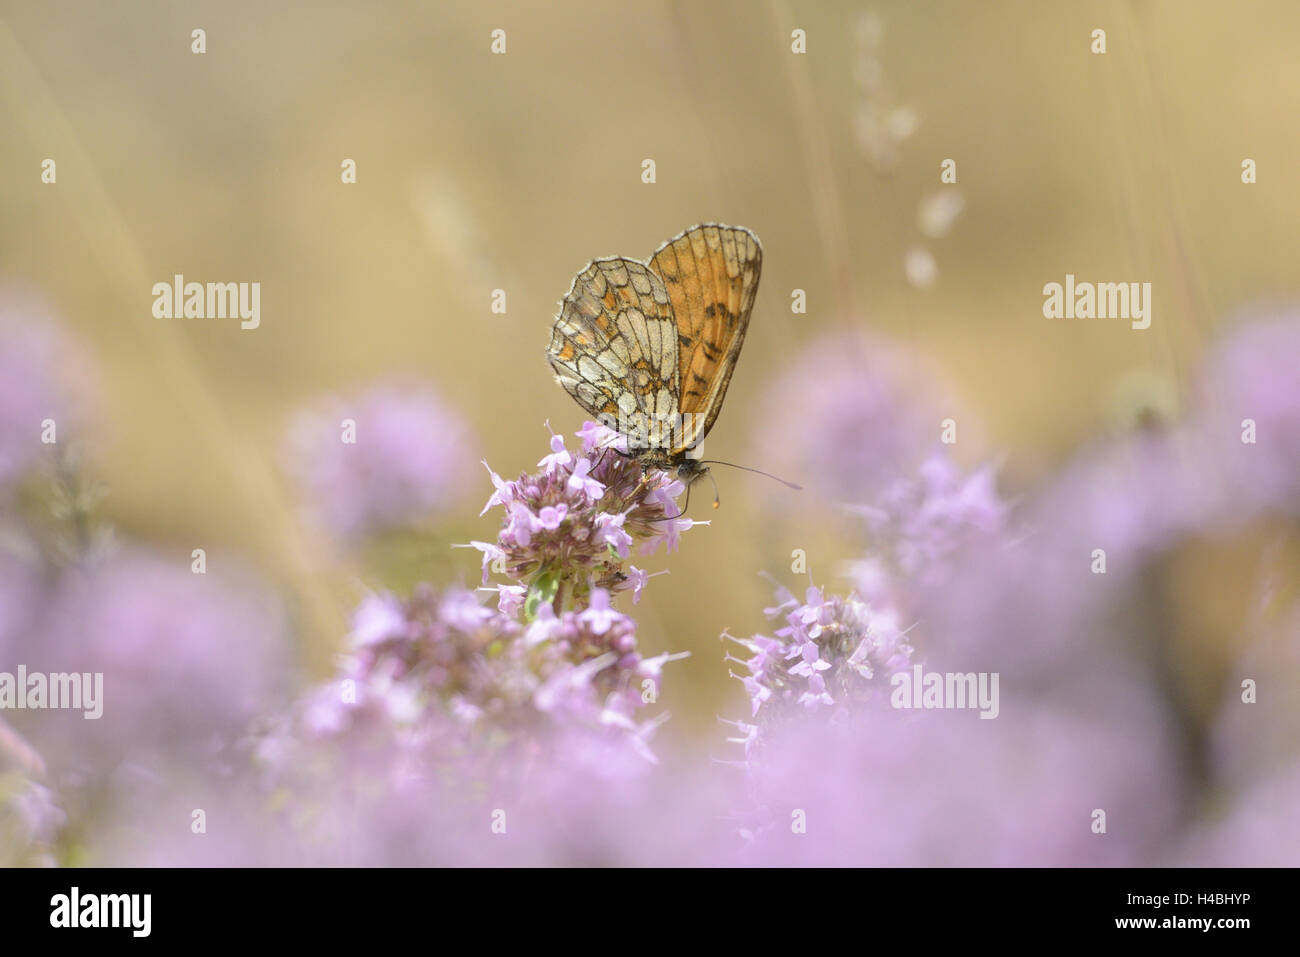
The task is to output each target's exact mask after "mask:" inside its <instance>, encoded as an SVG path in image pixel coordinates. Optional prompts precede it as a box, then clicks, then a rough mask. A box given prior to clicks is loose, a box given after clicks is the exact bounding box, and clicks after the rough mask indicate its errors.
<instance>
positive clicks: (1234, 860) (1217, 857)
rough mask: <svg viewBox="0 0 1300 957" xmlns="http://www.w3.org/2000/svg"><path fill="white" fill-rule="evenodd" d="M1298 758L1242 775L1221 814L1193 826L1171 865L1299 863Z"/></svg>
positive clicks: (1299, 783) (1245, 865)
mask: <svg viewBox="0 0 1300 957" xmlns="http://www.w3.org/2000/svg"><path fill="white" fill-rule="evenodd" d="M1297 807H1300V762H1293V763H1291V764H1289V765H1283V766H1282V767H1280V768H1276V769H1274V770H1271V771H1270V772H1269V773H1267V774H1265V775H1263V776H1262V777H1250V778H1247V779H1246V780H1245V781H1244V782H1242V784H1241V785H1240V786H1239V787H1238V788H1236V789H1235V790H1234V792H1233V796H1232V797H1231V799H1230V802H1229V803H1228V805H1227V807H1226V808H1223V809H1222V810H1221V813H1220V814H1219V815H1218V816H1217V817H1215V818H1213V819H1211V820H1207V821H1205V822H1202V823H1201V824H1200V825H1198V826H1197V827H1196V828H1195V829H1194V830H1193V831H1192V832H1191V833H1190V834H1189V835H1188V837H1187V840H1186V843H1185V845H1184V846H1183V847H1182V848H1180V849H1179V850H1178V851H1177V852H1176V853H1175V855H1174V857H1173V860H1172V863H1173V865H1174V866H1177V867H1297V866H1300V816H1298V815H1297V814H1296V808H1297Z"/></svg>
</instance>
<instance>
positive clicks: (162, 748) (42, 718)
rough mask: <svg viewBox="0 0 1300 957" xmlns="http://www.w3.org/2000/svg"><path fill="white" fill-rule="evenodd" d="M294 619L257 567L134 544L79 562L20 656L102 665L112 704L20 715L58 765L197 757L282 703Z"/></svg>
mask: <svg viewBox="0 0 1300 957" xmlns="http://www.w3.org/2000/svg"><path fill="white" fill-rule="evenodd" d="M213 561H214V559H213V557H211V556H210V557H209V562H213ZM287 624H288V623H287V619H286V617H285V615H284V613H283V610H282V609H281V608H280V606H279V604H278V602H277V601H276V600H275V599H274V598H273V597H272V596H271V595H270V594H269V593H268V592H267V591H266V590H265V588H264V586H262V585H261V584H260V583H259V582H257V581H256V580H255V579H254V578H253V577H252V576H251V575H248V574H244V573H241V572H239V571H231V572H218V571H216V570H213V569H211V568H210V569H209V571H208V572H207V574H203V575H196V574H193V573H192V572H191V570H190V566H189V563H188V557H187V558H185V559H180V560H167V559H164V558H162V557H161V556H159V555H156V554H152V553H149V552H146V551H142V550H134V551H124V552H121V553H118V554H116V555H114V556H113V557H111V558H109V559H108V560H106V561H104V562H103V563H100V564H90V565H86V566H76V567H72V568H69V569H67V570H66V571H65V572H64V573H63V575H62V576H61V578H60V579H59V581H58V583H57V586H56V587H55V588H54V590H53V591H52V592H51V594H50V595H49V597H48V599H47V603H46V606H45V608H44V609H43V613H42V615H41V617H40V619H39V620H38V621H37V622H36V623H35V626H34V634H33V636H32V638H31V640H29V641H28V642H27V643H26V644H25V646H24V647H23V648H22V651H21V657H19V658H18V659H17V660H18V661H20V662H23V663H24V664H26V666H27V669H28V672H29V673H31V672H36V671H40V672H83V673H84V672H90V673H92V674H93V673H96V672H102V673H103V693H102V694H103V702H102V704H103V714H102V716H101V717H100V718H98V719H95V720H86V719H84V718H83V715H82V712H80V711H26V712H15V715H21V716H22V720H23V730H24V732H25V733H26V734H27V735H28V737H30V738H31V739H32V740H33V742H35V743H37V744H38V745H39V746H40V747H41V749H42V751H43V752H44V753H45V755H46V759H47V761H48V762H49V763H50V765H51V768H52V769H56V768H75V769H78V770H88V771H95V772H99V771H107V770H110V769H111V768H113V767H114V765H115V764H116V763H117V762H119V761H121V760H123V759H125V758H127V757H128V756H131V755H135V754H147V753H149V752H151V751H158V752H162V753H165V754H168V755H171V756H172V757H173V758H176V757H180V756H184V755H189V756H191V757H194V756H196V755H197V754H199V753H201V752H202V750H203V749H204V748H205V747H206V745H207V744H208V743H209V742H212V741H214V740H217V739H220V738H221V737H222V735H227V736H233V735H235V734H238V733H240V732H242V730H243V728H244V725H245V724H246V722H247V721H248V720H249V719H251V718H252V717H253V716H254V715H256V714H259V713H262V712H263V711H265V710H267V709H269V708H271V707H274V706H275V705H276V704H277V703H278V702H279V700H280V695H281V694H282V693H283V692H284V691H285V690H286V689H287V684H288V678H289V667H288V663H289V657H290V651H291V648H290V637H289V633H288V630H287ZM15 720H18V719H17V718H15Z"/></svg>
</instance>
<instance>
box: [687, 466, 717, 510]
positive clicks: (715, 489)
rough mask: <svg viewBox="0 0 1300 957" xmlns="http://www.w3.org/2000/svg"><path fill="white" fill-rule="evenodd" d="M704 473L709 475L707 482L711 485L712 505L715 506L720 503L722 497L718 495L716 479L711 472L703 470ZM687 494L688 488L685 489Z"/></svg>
mask: <svg viewBox="0 0 1300 957" xmlns="http://www.w3.org/2000/svg"><path fill="white" fill-rule="evenodd" d="M704 474H705V475H707V476H708V477H709V482H710V483H711V484H712V485H713V507H714V508H717V507H718V506H719V505H721V504H722V498H721V496H719V495H718V480H717V479H715V478H714V477H713V473H712V472H705V473H704ZM687 494H690V490H689V489H688V490H687Z"/></svg>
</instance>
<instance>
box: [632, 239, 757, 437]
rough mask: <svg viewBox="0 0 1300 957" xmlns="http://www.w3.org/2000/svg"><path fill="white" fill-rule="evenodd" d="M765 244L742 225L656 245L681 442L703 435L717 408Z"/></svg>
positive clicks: (740, 340)
mask: <svg viewBox="0 0 1300 957" xmlns="http://www.w3.org/2000/svg"><path fill="white" fill-rule="evenodd" d="M762 266H763V250H762V247H761V246H760V245H759V242H758V237H757V236H755V235H754V234H753V233H751V232H750V231H749V230H748V229H745V228H744V227H740V226H720V225H715V224H707V225H702V226H695V227H692V228H691V229H688V230H686V231H685V232H684V233H682V234H681V235H679V236H676V237H674V238H672V239H670V240H668V241H667V242H666V243H664V244H663V245H662V246H660V247H659V249H658V250H656V251H655V254H654V256H653V257H652V258H651V260H650V268H651V269H652V270H653V271H654V272H655V273H657V274H658V276H659V277H660V278H662V280H663V283H664V286H665V287H666V289H667V292H668V297H669V300H670V301H671V303H672V310H673V315H674V317H675V319H676V325H677V341H678V350H679V356H678V370H679V372H678V375H679V378H680V383H681V392H680V407H679V411H680V412H682V413H695V415H686V416H685V419H686V421H687V422H688V423H690V422H692V421H693V422H694V425H693V426H692V427H691V428H690V429H688V430H687V434H686V435H685V437H684V444H686V445H690V444H692V443H694V442H699V441H702V440H703V439H704V437H705V436H706V435H707V434H708V432H709V430H710V429H711V428H713V422H714V420H715V419H717V417H718V413H719V411H721V409H722V400H723V399H724V398H725V396H726V393H727V386H728V385H729V384H730V382H731V374H732V372H733V371H734V370H735V367H736V360H737V359H738V358H739V357H740V348H741V346H742V345H743V344H744V341H745V331H746V329H747V328H748V327H749V317H750V313H751V312H752V311H753V308H754V298H755V296H756V295H757V293H758V280H759V275H760V273H761V271H762Z"/></svg>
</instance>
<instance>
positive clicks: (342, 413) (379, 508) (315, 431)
mask: <svg viewBox="0 0 1300 957" xmlns="http://www.w3.org/2000/svg"><path fill="white" fill-rule="evenodd" d="M348 419H350V420H352V421H353V422H355V424H356V427H355V441H354V442H345V441H343V436H344V431H343V427H342V423H343V422H344V420H348ZM473 444H474V443H473V439H472V437H471V435H470V432H469V428H468V426H467V425H466V424H465V422H464V421H463V420H462V419H461V417H460V416H459V415H457V414H456V413H455V412H453V411H452V410H451V409H449V408H448V407H447V406H446V405H445V404H444V403H443V402H442V401H441V400H440V399H439V398H438V397H437V396H436V395H434V394H433V392H432V391H430V390H428V389H421V388H412V389H399V388H396V387H390V386H380V387H377V388H373V389H371V390H369V391H368V392H365V393H362V394H360V395H358V396H355V397H352V398H332V399H329V400H326V401H324V402H322V403H320V404H319V406H318V407H317V408H315V409H313V410H311V411H306V412H302V413H300V414H299V415H298V416H297V417H296V418H295V420H294V422H293V424H292V426H291V428H290V432H289V450H290V451H289V456H290V458H289V466H290V469H291V471H292V472H293V474H294V476H295V478H296V479H297V480H298V482H299V483H300V485H301V486H302V488H303V489H304V492H305V494H306V496H307V499H308V508H309V510H310V512H311V515H312V517H313V519H314V520H315V521H316V522H317V523H319V524H320V525H322V526H323V527H325V528H327V529H329V530H331V531H332V532H333V533H334V534H336V535H337V536H339V537H340V538H342V539H344V540H354V539H357V538H360V537H363V536H365V535H368V534H372V533H375V532H380V531H384V530H387V529H392V528H399V527H405V526H413V525H417V524H418V523H419V522H421V521H423V520H425V519H427V518H429V517H430V516H432V515H435V514H437V513H438V512H440V511H443V510H445V509H446V508H448V507H449V506H450V505H452V504H453V503H455V502H456V501H457V499H458V498H459V497H460V496H461V495H462V494H463V493H464V492H465V491H466V488H467V480H468V473H469V469H468V468H467V467H466V465H465V463H467V462H472V461H473V460H474V458H475V457H476V453H475V451H474V448H473Z"/></svg>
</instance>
